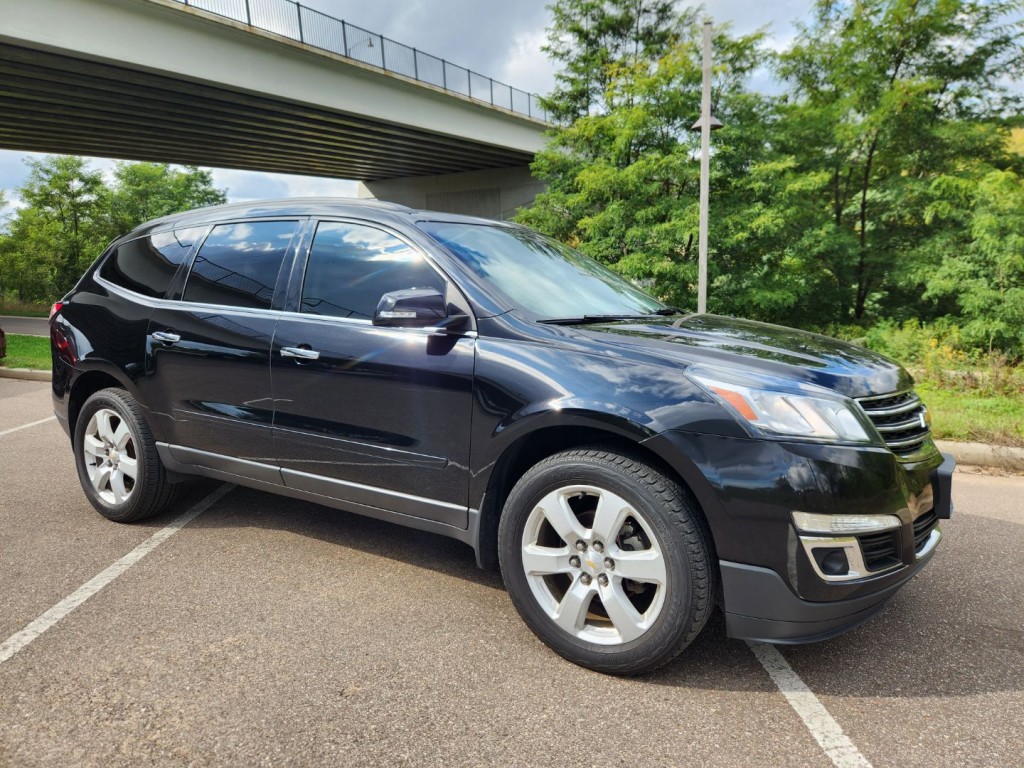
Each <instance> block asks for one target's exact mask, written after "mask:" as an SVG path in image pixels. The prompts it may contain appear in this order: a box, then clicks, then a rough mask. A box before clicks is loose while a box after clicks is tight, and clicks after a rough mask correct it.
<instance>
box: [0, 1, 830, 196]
mask: <svg viewBox="0 0 1024 768" xmlns="http://www.w3.org/2000/svg"><path fill="white" fill-rule="evenodd" d="M548 2H550V0H514V1H512V2H510V1H509V0H375V1H374V2H366V0H303V5H306V6H309V7H312V8H315V9H316V10H319V11H323V12H324V13H328V14H330V15H332V16H335V17H337V18H341V19H344V20H345V21H346V22H349V23H350V24H355V25H357V26H360V27H363V28H365V29H368V30H370V31H372V32H376V33H379V34H382V35H384V36H385V37H389V38H391V39H392V40H395V41H397V42H399V43H404V44H405V45H409V46H412V47H414V48H418V49H420V50H423V51H425V52H427V53H431V54H434V55H435V56H440V57H442V58H445V59H447V60H448V61H451V62H452V63H454V64H459V65H461V66H464V67H468V68H469V69H472V70H473V71H474V72H479V73H481V74H484V75H488V76H490V77H493V78H494V79H495V80H499V81H501V82H504V83H507V84H509V85H512V86H514V87H516V88H520V89H522V90H524V91H530V92H533V93H542V94H543V93H547V92H548V91H550V90H551V88H552V86H553V85H554V82H555V80H554V75H555V68H554V66H553V65H552V64H551V62H549V61H548V59H547V58H546V57H545V55H544V53H543V52H542V51H541V50H540V48H541V45H543V43H544V39H545V31H544V30H545V28H546V27H547V25H548V19H549V12H548V10H547V8H546V6H547V4H548ZM811 4H812V0H773V2H765V1H764V0H706V2H705V7H706V10H707V12H708V14H709V15H710V16H711V18H712V19H713V20H714V21H715V22H716V23H722V22H730V23H731V25H732V28H733V31H734V32H736V33H738V34H745V33H748V32H752V31H754V30H756V29H759V28H762V27H764V28H767V32H768V34H769V41H768V42H769V44H770V45H772V46H773V47H784V46H785V45H786V43H787V42H788V41H789V40H791V39H792V37H793V34H794V27H793V22H794V21H796V20H801V19H803V18H804V17H806V15H807V14H808V13H809V11H810V8H811ZM753 85H754V87H758V85H759V84H758V83H756V82H755V83H753ZM27 156H29V157H41V155H28V154H27V153H24V152H14V151H9V150H0V189H2V190H4V192H5V195H6V198H7V200H8V202H9V203H10V204H11V205H9V206H8V210H7V213H10V210H11V208H12V206H17V205H18V200H17V193H16V191H15V190H16V189H17V187H19V186H21V184H22V183H23V182H24V180H25V177H26V175H27V169H26V166H25V164H24V162H23V160H24V158H25V157H27ZM92 165H93V167H95V168H98V169H101V170H103V171H104V172H106V173H108V174H109V173H110V171H111V169H112V168H113V165H114V163H113V161H112V160H106V159H99V158H97V159H95V160H94V161H93V162H92ZM213 179H214V183H215V184H216V185H217V186H218V187H220V188H226V189H227V190H228V197H229V199H230V200H232V201H240V200H257V199H263V198H272V197H291V196H298V195H340V196H351V195H354V194H355V191H356V182H354V181H347V180H336V179H323V178H312V177H304V176H288V175H284V174H269V173H257V172H253V171H237V170H229V169H214V171H213Z"/></svg>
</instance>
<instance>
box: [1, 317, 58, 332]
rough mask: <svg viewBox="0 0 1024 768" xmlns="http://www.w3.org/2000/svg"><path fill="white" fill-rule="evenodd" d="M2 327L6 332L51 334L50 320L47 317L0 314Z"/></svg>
mask: <svg viewBox="0 0 1024 768" xmlns="http://www.w3.org/2000/svg"><path fill="white" fill-rule="evenodd" d="M0 328H3V329H4V333H14V334H18V335H21V336H49V335H50V321H49V320H47V319H46V318H45V317H15V316H13V315H0Z"/></svg>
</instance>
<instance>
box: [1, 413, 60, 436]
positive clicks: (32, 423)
mask: <svg viewBox="0 0 1024 768" xmlns="http://www.w3.org/2000/svg"><path fill="white" fill-rule="evenodd" d="M56 418H57V417H56V416H48V417H47V418H45V419H40V420H39V421H30V422H29V423H28V424H22V425H21V426H20V427H11V428H10V429H5V430H2V431H0V437H3V436H4V435H9V434H11V432H17V431H18V430H20V429H28V428H29V427H35V426H37V425H39V424H45V423H46V422H48V421H54V420H56Z"/></svg>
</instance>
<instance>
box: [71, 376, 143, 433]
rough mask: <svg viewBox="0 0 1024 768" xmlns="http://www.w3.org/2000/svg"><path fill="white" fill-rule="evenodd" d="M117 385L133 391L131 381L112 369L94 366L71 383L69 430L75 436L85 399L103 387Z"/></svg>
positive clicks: (119, 387) (118, 387)
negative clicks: (117, 374)
mask: <svg viewBox="0 0 1024 768" xmlns="http://www.w3.org/2000/svg"><path fill="white" fill-rule="evenodd" d="M109 387H116V388H117V389H123V390H126V391H128V392H131V391H132V387H131V386H130V385H129V383H128V382H127V381H125V380H122V379H121V378H118V377H117V376H116V375H114V374H113V373H112V372H111V371H109V370H106V369H104V368H92V369H89V370H86V371H84V372H82V373H80V374H79V375H78V376H77V377H76V378H75V381H74V383H73V384H72V385H71V392H70V394H69V395H68V430H69V433H70V434H71V435H72V436H73V435H74V434H75V427H76V425H77V424H78V415H79V414H80V413H81V412H82V406H83V405H85V401H86V400H88V399H89V398H90V397H92V396H93V395H94V394H96V393H97V392H99V391H100V390H101V389H107V388H109Z"/></svg>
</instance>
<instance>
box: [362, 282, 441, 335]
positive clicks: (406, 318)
mask: <svg viewBox="0 0 1024 768" xmlns="http://www.w3.org/2000/svg"><path fill="white" fill-rule="evenodd" d="M447 317H448V310H447V307H446V306H445V303H444V296H442V295H441V294H440V292H438V291H437V289H435V288H409V289H406V290H404V291H391V292H390V293H385V294H384V295H383V296H381V297H380V301H379V302H377V309H376V311H375V312H374V313H373V324H374V325H380V326H383V327H385V328H429V327H430V326H432V325H442V324H443V323H444V321H445V319H446V318H447Z"/></svg>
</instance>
